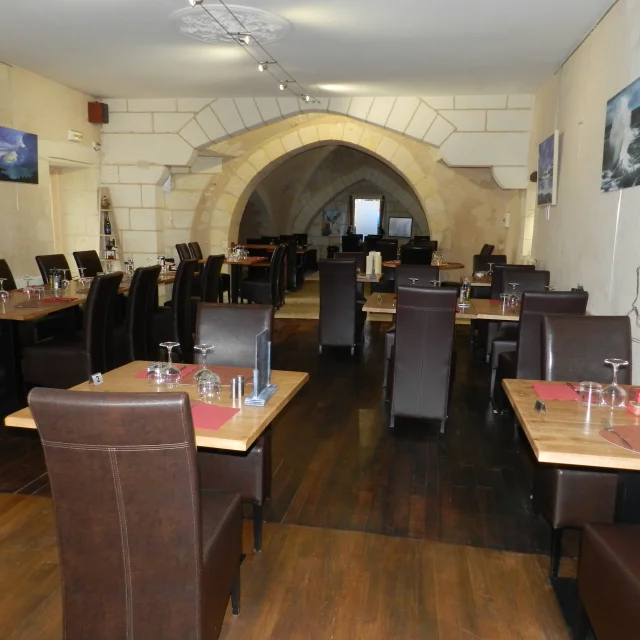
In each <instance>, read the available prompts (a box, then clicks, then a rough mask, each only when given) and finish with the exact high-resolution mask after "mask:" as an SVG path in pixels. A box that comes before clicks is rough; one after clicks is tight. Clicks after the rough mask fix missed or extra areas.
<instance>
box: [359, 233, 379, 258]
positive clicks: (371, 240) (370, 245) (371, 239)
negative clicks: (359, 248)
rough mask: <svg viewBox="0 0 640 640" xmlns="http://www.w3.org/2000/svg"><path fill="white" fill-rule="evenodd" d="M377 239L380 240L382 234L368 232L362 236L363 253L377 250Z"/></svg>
mask: <svg viewBox="0 0 640 640" xmlns="http://www.w3.org/2000/svg"><path fill="white" fill-rule="evenodd" d="M378 240H382V235H381V234H379V233H375V234H373V233H372V234H369V235H368V236H365V237H364V243H363V244H364V250H365V253H369V251H377V250H378Z"/></svg>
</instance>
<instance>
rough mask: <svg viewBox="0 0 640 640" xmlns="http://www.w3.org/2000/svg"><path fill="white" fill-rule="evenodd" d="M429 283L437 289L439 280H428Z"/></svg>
mask: <svg viewBox="0 0 640 640" xmlns="http://www.w3.org/2000/svg"><path fill="white" fill-rule="evenodd" d="M429 282H430V283H431V284H432V285H433V286H434V287H439V286H440V280H429Z"/></svg>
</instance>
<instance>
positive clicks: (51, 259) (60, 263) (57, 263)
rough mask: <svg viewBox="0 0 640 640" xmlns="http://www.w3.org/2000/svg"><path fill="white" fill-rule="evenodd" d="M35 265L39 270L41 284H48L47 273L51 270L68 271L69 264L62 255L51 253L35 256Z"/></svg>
mask: <svg viewBox="0 0 640 640" xmlns="http://www.w3.org/2000/svg"><path fill="white" fill-rule="evenodd" d="M36 264H37V265H38V269H40V275H41V276H42V282H43V283H44V284H47V282H49V272H50V271H51V270H52V269H69V263H68V262H67V258H66V256H65V255H64V253H51V254H48V255H44V256H36Z"/></svg>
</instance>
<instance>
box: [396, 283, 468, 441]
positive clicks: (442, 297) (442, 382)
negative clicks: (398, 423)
mask: <svg viewBox="0 0 640 640" xmlns="http://www.w3.org/2000/svg"><path fill="white" fill-rule="evenodd" d="M455 319H456V291H455V289H442V288H440V287H431V288H422V287H399V288H398V301H397V306H396V343H395V346H394V349H393V354H392V362H391V367H390V373H391V377H390V381H389V382H390V387H391V394H390V396H391V409H390V416H391V421H390V426H391V427H393V426H394V423H395V418H396V416H404V417H409V418H419V419H423V420H438V421H440V432H441V433H444V427H445V423H446V420H447V411H448V405H449V394H450V389H451V384H452V379H453V376H452V371H453V368H452V361H453V334H454V330H455Z"/></svg>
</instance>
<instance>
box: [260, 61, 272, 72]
mask: <svg viewBox="0 0 640 640" xmlns="http://www.w3.org/2000/svg"><path fill="white" fill-rule="evenodd" d="M270 64H271V62H258V71H259V72H260V73H262V72H263V71H266V70H267V67H268V66H269V65H270Z"/></svg>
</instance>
